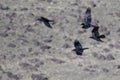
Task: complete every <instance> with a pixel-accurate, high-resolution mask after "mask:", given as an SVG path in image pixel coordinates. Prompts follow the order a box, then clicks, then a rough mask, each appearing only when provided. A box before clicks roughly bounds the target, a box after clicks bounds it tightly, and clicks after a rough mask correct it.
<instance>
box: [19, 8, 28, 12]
mask: <svg viewBox="0 0 120 80" xmlns="http://www.w3.org/2000/svg"><path fill="white" fill-rule="evenodd" d="M20 10H21V11H27V10H28V8H21V9H20Z"/></svg>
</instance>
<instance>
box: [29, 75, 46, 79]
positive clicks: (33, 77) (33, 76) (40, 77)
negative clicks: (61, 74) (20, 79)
mask: <svg viewBox="0 0 120 80" xmlns="http://www.w3.org/2000/svg"><path fill="white" fill-rule="evenodd" d="M31 78H32V80H48V78H47V77H45V75H44V74H32V75H31Z"/></svg>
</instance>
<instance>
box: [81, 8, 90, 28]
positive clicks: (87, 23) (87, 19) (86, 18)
mask: <svg viewBox="0 0 120 80" xmlns="http://www.w3.org/2000/svg"><path fill="white" fill-rule="evenodd" d="M91 20H92V19H91V8H87V10H86V12H85V15H84V20H83V23H82V24H81V25H83V26H82V28H84V29H87V28H89V27H91Z"/></svg>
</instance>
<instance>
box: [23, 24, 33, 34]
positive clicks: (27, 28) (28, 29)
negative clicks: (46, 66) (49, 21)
mask: <svg viewBox="0 0 120 80" xmlns="http://www.w3.org/2000/svg"><path fill="white" fill-rule="evenodd" d="M25 26H26V30H25V33H26V32H33V33H35V30H34V29H33V28H32V27H31V25H25Z"/></svg>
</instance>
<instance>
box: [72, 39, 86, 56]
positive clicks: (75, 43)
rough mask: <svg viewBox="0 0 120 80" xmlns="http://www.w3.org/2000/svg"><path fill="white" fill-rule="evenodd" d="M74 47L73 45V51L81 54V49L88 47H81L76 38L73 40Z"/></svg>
mask: <svg viewBox="0 0 120 80" xmlns="http://www.w3.org/2000/svg"><path fill="white" fill-rule="evenodd" d="M74 47H75V49H73V51H75V52H76V54H77V55H82V54H83V51H84V50H85V49H88V48H83V47H82V45H81V44H80V42H79V41H78V40H75V41H74Z"/></svg>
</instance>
